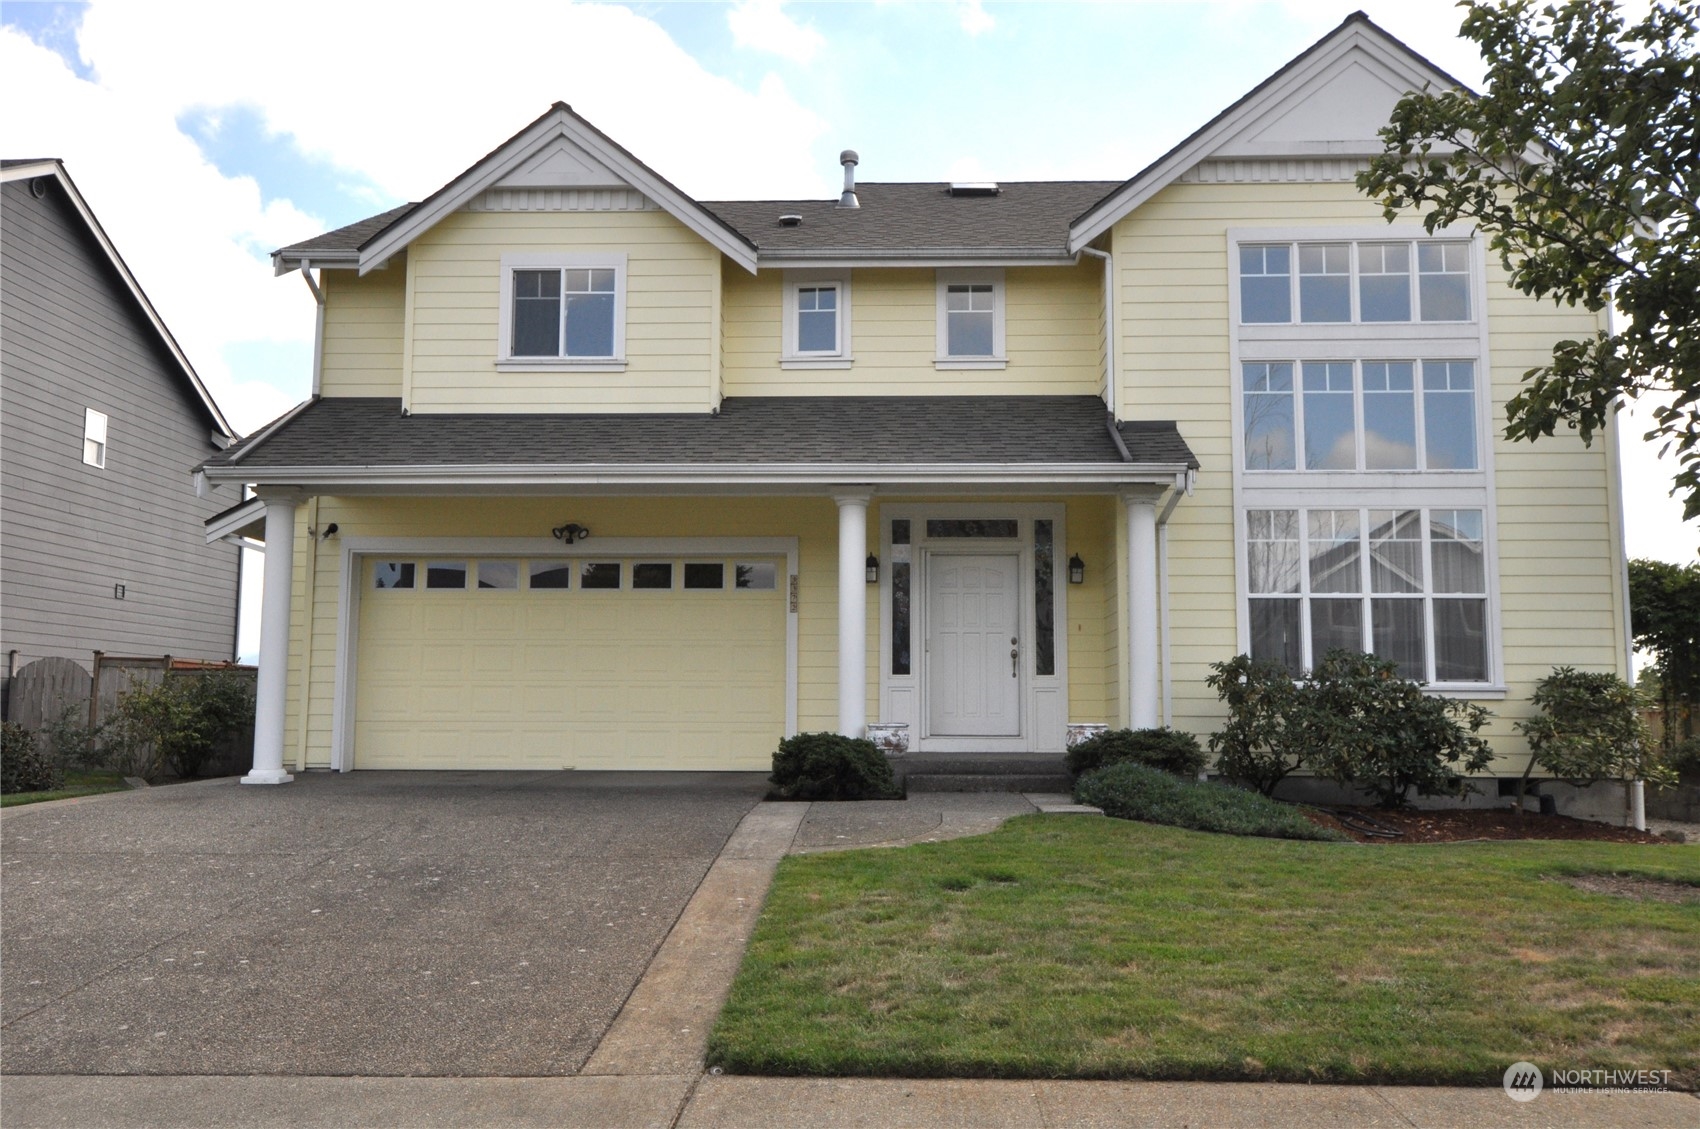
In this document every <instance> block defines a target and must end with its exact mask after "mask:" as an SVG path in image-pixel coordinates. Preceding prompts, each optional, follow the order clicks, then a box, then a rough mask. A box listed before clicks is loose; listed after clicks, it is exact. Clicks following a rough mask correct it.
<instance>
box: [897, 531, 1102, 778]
mask: <svg viewBox="0 0 1700 1129" xmlns="http://www.w3.org/2000/svg"><path fill="white" fill-rule="evenodd" d="M1000 517H1007V518H1014V519H1016V521H1017V522H1018V523H1019V524H1018V526H1017V536H1016V537H1014V538H1011V539H1008V540H1004V539H1001V538H971V539H970V538H959V537H945V538H929V537H928V536H927V531H926V522H927V519H928V518H1000ZM1067 517H1068V507H1067V505H1066V504H1065V503H1062V502H1010V501H987V502H916V503H905V502H894V501H887V502H882V503H881V505H880V517H879V539H878V545H879V551H878V555H879V558H880V584H879V588H880V591H879V710H880V715H879V716H880V720H881V721H885V722H892V721H897V722H907V723H908V725H909V733H910V740H911V745H910V747H911V749H913V750H914V751H915V752H940V753H949V752H1061V751H1062V750H1063V745H1064V738H1065V737H1066V733H1067V725H1068V722H1069V720H1070V719H1069V717H1068V677H1069V666H1068V661H1069V660H1068V642H1069V640H1068V624H1069V619H1068V588H1069V585H1068V557H1069V548H1068V521H1067ZM893 520H907V521H908V522H909V523H910V525H909V545H908V549H909V561H908V563H909V633H910V650H909V673H908V674H892V673H891V660H892V632H891V599H892V591H891V565H892V564H894V563H897V562H896V549H895V548H894V547H893V545H892V543H891V523H892V521H893ZM1035 520H1046V521H1049V522H1051V553H1052V569H1053V580H1052V584H1051V591H1052V594H1053V598H1054V601H1055V602H1054V605H1053V607H1052V623H1053V625H1054V630H1053V646H1054V652H1053V654H1054V659H1055V663H1056V667H1055V669H1056V673H1055V674H1048V675H1039V674H1037V673H1036V672H1035V667H1036V659H1037V651H1036V649H1035V648H1034V647H1033V646H1032V645H1031V644H1032V633H1033V631H1034V630H1035V615H1036V604H1035V592H1034V586H1033V569H1034V553H1033V549H1034V546H1033V522H1034V521H1035ZM930 550H943V551H946V552H949V553H955V554H961V553H973V552H975V551H977V550H981V551H985V552H988V553H1011V552H1013V553H1015V554H1016V555H1017V557H1018V564H1017V577H1016V580H1017V587H1018V590H1019V593H1020V594H1019V599H1018V612H1017V614H1018V615H1019V616H1020V623H1021V631H1020V637H1021V639H1022V647H1021V651H1022V660H1021V661H1022V695H1021V707H1020V708H1021V725H1022V731H1021V735H1020V736H1018V737H1013V738H992V737H931V736H929V735H928V734H927V732H926V723H925V719H926V717H927V701H926V691H925V687H924V683H925V670H926V658H925V647H926V629H927V620H926V603H927V598H926V587H925V585H926V582H927V566H926V561H925V558H926V557H927V555H928V552H929V551H930ZM1043 695H1051V696H1053V697H1054V698H1055V699H1056V700H1057V701H1058V703H1059V707H1060V708H1059V709H1058V710H1057V711H1055V712H1056V713H1057V715H1058V716H1057V718H1056V721H1057V725H1056V726H1055V732H1051V733H1044V732H1040V731H1039V729H1038V726H1039V724H1040V721H1041V719H1042V717H1043V716H1044V711H1043V710H1042V709H1041V706H1040V698H1041V696H1043ZM904 701H907V702H908V703H909V707H908V712H905V709H904V707H903V706H902V705H900V703H901V702H904ZM1075 720H1078V719H1075Z"/></svg>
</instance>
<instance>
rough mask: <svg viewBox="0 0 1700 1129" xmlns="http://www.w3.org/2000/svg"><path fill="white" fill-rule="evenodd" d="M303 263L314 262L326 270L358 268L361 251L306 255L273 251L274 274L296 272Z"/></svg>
mask: <svg viewBox="0 0 1700 1129" xmlns="http://www.w3.org/2000/svg"><path fill="white" fill-rule="evenodd" d="M302 263H312V264H313V266H315V267H320V268H323V269H325V270H357V269H359V267H360V252H359V251H317V252H313V253H311V254H306V255H286V254H284V253H283V252H282V251H273V252H272V274H274V275H277V276H279V277H281V276H283V275H286V274H294V273H295V272H296V271H298V270H300V269H301V264H302Z"/></svg>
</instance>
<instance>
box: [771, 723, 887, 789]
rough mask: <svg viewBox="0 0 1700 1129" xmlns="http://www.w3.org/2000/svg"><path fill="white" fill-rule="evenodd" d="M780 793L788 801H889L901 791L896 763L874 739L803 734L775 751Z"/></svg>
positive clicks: (774, 781)
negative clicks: (893, 770)
mask: <svg viewBox="0 0 1700 1129" xmlns="http://www.w3.org/2000/svg"><path fill="white" fill-rule="evenodd" d="M768 779H769V780H770V781H771V782H772V784H773V787H774V791H775V794H776V795H778V796H780V797H782V798H784V799H788V800H887V799H895V798H897V797H898V796H899V795H901V793H900V792H899V791H898V788H897V781H896V779H895V778H894V777H893V776H892V774H891V763H890V762H889V761H887V760H886V759H885V754H884V753H882V752H880V751H879V749H878V748H877V747H875V745H874V743H873V742H872V741H867V740H862V739H859V738H853V737H845V736H842V735H841V734H838V733H799V734H797V735H796V736H795V737H787V738H785V740H783V741H781V742H779V749H778V751H777V752H775V753H774V754H773V775H772V776H770V777H768Z"/></svg>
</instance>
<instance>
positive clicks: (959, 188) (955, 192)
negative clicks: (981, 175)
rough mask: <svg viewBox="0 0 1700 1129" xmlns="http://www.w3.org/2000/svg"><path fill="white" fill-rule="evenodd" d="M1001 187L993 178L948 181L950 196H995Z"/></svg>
mask: <svg viewBox="0 0 1700 1129" xmlns="http://www.w3.org/2000/svg"><path fill="white" fill-rule="evenodd" d="M1001 191H1002V189H1000V188H999V187H998V182H997V181H995V180H953V181H951V182H950V194H951V195H952V196H996V195H997V194H998V193H999V192H1001Z"/></svg>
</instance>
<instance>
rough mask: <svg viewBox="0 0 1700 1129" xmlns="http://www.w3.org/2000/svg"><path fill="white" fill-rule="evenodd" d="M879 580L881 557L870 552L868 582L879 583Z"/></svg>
mask: <svg viewBox="0 0 1700 1129" xmlns="http://www.w3.org/2000/svg"><path fill="white" fill-rule="evenodd" d="M879 582H880V559H879V558H878V557H876V556H874V555H873V554H872V553H869V554H868V583H869V584H878V583H879Z"/></svg>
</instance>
